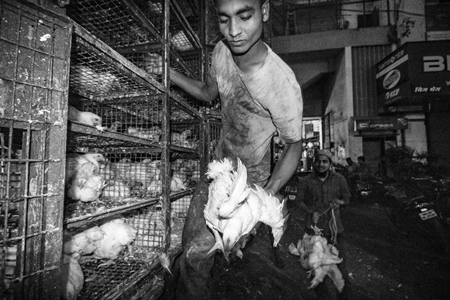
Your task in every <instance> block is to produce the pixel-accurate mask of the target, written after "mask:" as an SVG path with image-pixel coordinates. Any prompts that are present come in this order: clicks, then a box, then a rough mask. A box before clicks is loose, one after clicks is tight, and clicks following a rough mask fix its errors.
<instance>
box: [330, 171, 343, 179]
mask: <svg viewBox="0 0 450 300" xmlns="http://www.w3.org/2000/svg"><path fill="white" fill-rule="evenodd" d="M330 174H331V176H334V177H336V178H338V179H339V180H346V179H345V176H344V175H342V174H341V173H338V172H336V171H333V172H330Z"/></svg>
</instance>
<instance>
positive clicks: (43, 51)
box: [0, 0, 71, 299]
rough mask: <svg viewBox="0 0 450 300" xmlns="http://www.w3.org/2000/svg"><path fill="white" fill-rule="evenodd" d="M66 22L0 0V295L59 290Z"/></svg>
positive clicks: (46, 293)
mask: <svg viewBox="0 0 450 300" xmlns="http://www.w3.org/2000/svg"><path fill="white" fill-rule="evenodd" d="M70 36H71V26H70V24H69V23H68V22H67V21H66V20H63V19H60V18H57V17H55V16H53V15H49V14H47V13H45V11H43V10H40V9H35V8H32V7H28V6H25V5H23V4H21V3H19V2H17V1H9V0H5V1H1V2H0V55H1V57H2V58H1V59H0V117H1V118H0V294H1V299H26V298H28V297H29V295H38V296H36V297H35V298H36V299H38V298H39V299H51V298H53V295H54V294H55V293H56V294H59V288H60V286H59V284H55V282H57V283H59V279H60V275H61V273H60V259H61V249H62V232H63V228H62V220H63V215H62V205H63V199H64V165H65V164H64V157H65V142H66V132H67V126H66V124H67V122H66V121H67V119H66V118H67V96H68V95H67V86H68V74H69V68H68V65H69V64H68V62H69V57H70V43H71V40H70Z"/></svg>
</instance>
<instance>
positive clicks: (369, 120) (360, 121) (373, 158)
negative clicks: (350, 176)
mask: <svg viewBox="0 0 450 300" xmlns="http://www.w3.org/2000/svg"><path fill="white" fill-rule="evenodd" d="M406 129H408V120H406V119H404V118H398V117H392V116H391V117H388V116H377V117H354V118H353V130H354V135H355V136H359V137H361V138H362V146H363V154H364V157H365V159H366V163H367V164H369V165H370V166H371V169H372V172H373V173H374V174H373V175H377V176H386V175H387V169H386V163H385V159H384V158H385V153H386V149H388V148H389V147H392V146H396V145H397V144H398V142H399V141H401V140H403V138H404V134H405V130H406Z"/></svg>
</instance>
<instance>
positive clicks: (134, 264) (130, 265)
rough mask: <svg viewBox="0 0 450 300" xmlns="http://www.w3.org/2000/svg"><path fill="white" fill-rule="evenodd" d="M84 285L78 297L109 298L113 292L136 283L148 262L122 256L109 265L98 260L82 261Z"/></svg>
mask: <svg viewBox="0 0 450 300" xmlns="http://www.w3.org/2000/svg"><path fill="white" fill-rule="evenodd" d="M81 267H82V269H83V273H84V278H85V281H84V285H83V289H82V290H81V292H80V294H79V295H78V297H77V299H108V298H110V297H109V296H111V294H114V292H118V291H120V290H123V289H124V288H126V287H127V286H128V285H130V284H132V283H134V282H135V281H136V280H137V279H138V278H139V274H141V273H144V272H145V271H146V269H147V267H148V264H147V263H146V262H144V261H142V260H137V259H133V258H127V259H125V258H123V257H122V258H120V259H117V260H115V261H114V264H113V265H111V266H108V267H102V266H99V263H98V262H96V261H89V262H86V263H82V264H81Z"/></svg>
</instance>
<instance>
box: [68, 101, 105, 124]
mask: <svg viewBox="0 0 450 300" xmlns="http://www.w3.org/2000/svg"><path fill="white" fill-rule="evenodd" d="M68 118H69V121H72V122H77V123H81V124H85V125H89V126H94V127H96V126H102V118H100V116H99V115H96V114H94V113H91V112H88V111H79V110H78V109H76V108H75V107H73V106H70V105H69V115H68Z"/></svg>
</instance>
